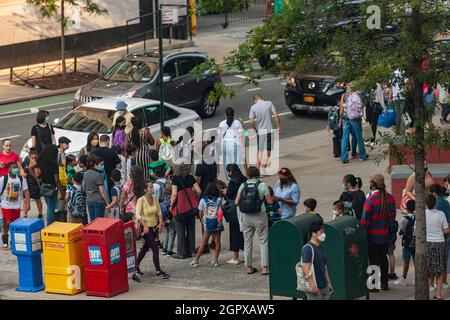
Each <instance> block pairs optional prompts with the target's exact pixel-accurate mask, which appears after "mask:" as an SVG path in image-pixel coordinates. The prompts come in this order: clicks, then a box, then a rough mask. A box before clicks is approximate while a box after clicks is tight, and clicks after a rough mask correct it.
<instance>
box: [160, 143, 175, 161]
mask: <svg viewBox="0 0 450 320" xmlns="http://www.w3.org/2000/svg"><path fill="white" fill-rule="evenodd" d="M159 141H160V142H161V146H160V147H159V159H160V160H164V161H170V160H172V158H173V155H174V153H175V152H174V150H173V146H172V139H170V138H169V140H167V141H165V140H164V139H163V138H161V139H159Z"/></svg>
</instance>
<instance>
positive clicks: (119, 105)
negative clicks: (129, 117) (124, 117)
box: [116, 100, 128, 110]
mask: <svg viewBox="0 0 450 320" xmlns="http://www.w3.org/2000/svg"><path fill="white" fill-rule="evenodd" d="M127 107H128V105H127V104H126V103H125V101H122V100H120V101H117V102H116V110H126V109H127Z"/></svg>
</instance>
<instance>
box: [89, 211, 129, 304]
mask: <svg viewBox="0 0 450 320" xmlns="http://www.w3.org/2000/svg"><path fill="white" fill-rule="evenodd" d="M83 242H84V256H85V264H86V266H85V269H84V270H85V271H84V274H85V278H86V281H85V282H86V295H88V296H99V297H107V298H109V297H112V296H116V295H118V294H121V293H124V292H127V291H128V290H129V287H128V274H127V260H126V250H125V236H124V225H123V222H122V221H120V220H116V219H111V218H97V219H95V220H94V221H93V222H91V223H90V224H88V225H87V226H86V227H84V229H83Z"/></svg>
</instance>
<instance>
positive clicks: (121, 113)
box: [112, 100, 134, 134]
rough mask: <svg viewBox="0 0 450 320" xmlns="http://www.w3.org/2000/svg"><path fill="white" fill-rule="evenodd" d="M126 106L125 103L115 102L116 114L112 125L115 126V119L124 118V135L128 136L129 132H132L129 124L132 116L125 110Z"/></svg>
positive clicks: (131, 126) (131, 125)
mask: <svg viewBox="0 0 450 320" xmlns="http://www.w3.org/2000/svg"><path fill="white" fill-rule="evenodd" d="M127 107H128V105H127V104H126V103H125V101H122V100H120V101H117V102H116V110H117V111H116V113H115V114H114V118H113V122H112V123H113V124H114V125H115V124H116V123H117V118H118V117H123V118H125V124H126V127H125V134H129V133H130V132H131V130H133V124H132V123H131V119H133V118H134V114H132V113H131V112H128V110H127Z"/></svg>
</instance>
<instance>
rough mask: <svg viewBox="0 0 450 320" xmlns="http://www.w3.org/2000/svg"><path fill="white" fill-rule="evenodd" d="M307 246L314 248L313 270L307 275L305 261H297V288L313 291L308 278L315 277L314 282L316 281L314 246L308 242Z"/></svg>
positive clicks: (303, 290)
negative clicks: (304, 270) (304, 268)
mask: <svg viewBox="0 0 450 320" xmlns="http://www.w3.org/2000/svg"><path fill="white" fill-rule="evenodd" d="M307 246H309V247H310V248H311V250H312V260H311V272H310V274H309V275H308V276H306V275H305V273H304V272H303V261H300V262H299V263H297V264H296V265H295V271H296V273H297V290H298V291H302V292H311V291H312V288H311V285H310V283H309V281H308V278H309V277H310V276H313V277H314V282H315V283H317V282H316V275H315V273H314V248H313V247H312V246H311V245H310V244H307Z"/></svg>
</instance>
